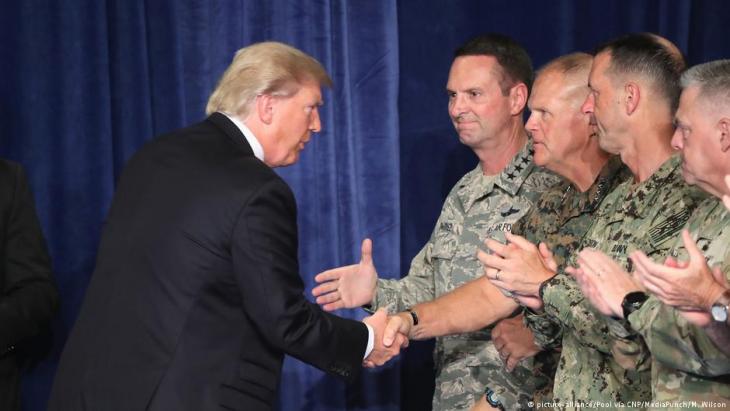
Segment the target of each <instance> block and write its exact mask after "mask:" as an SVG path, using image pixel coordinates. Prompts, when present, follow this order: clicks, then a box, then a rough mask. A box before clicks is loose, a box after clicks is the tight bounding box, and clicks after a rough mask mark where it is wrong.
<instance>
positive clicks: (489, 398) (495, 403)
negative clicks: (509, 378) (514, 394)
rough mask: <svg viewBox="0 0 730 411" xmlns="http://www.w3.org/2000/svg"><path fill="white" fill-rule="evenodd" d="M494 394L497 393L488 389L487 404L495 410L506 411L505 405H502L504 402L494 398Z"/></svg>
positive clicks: (486, 394)
mask: <svg viewBox="0 0 730 411" xmlns="http://www.w3.org/2000/svg"><path fill="white" fill-rule="evenodd" d="M494 394H495V392H494V391H493V390H492V389H491V388H489V387H487V392H486V393H485V396H486V398H487V403H489V405H491V406H492V407H494V408H497V409H499V410H502V411H504V405H502V401H500V400H498V399H496V398H494Z"/></svg>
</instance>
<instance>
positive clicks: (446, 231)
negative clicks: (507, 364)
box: [372, 143, 558, 410]
mask: <svg viewBox="0 0 730 411" xmlns="http://www.w3.org/2000/svg"><path fill="white" fill-rule="evenodd" d="M532 152H533V151H532V145H531V143H528V144H527V145H526V146H525V147H523V149H522V150H520V152H519V153H518V154H517V155H516V156H515V157H514V158H513V159H512V161H511V162H510V164H508V165H507V167H505V169H504V170H503V171H502V172H501V173H500V174H498V175H496V176H485V175H484V174H483V173H482V169H481V167H479V166H477V168H475V169H474V170H472V171H470V172H469V173H467V174H466V175H465V176H464V177H462V178H461V180H459V182H458V183H457V184H456V186H454V188H453V189H452V190H451V192H450V193H449V195H448V197H447V198H446V201H445V203H444V206H443V208H442V210H441V215H440V216H439V219H438V221H437V222H436V227H435V228H434V231H433V233H432V234H431V238H430V239H429V241H428V243H426V245H425V246H424V247H423V249H421V251H420V252H419V253H418V255H416V257H415V258H414V259H413V261H412V262H411V268H410V270H409V272H408V275H407V276H406V277H404V278H402V279H400V280H378V287H377V293H376V296H375V298H374V300H373V303H372V306H373V308H377V307H385V306H387V307H389V310H390V311H391V312H396V311H403V310H405V309H406V308H408V307H411V306H414V305H416V304H418V303H420V302H425V301H430V300H433V299H435V298H436V297H438V296H440V295H442V294H444V293H447V292H449V291H451V290H453V289H455V288H457V287H459V286H460V285H462V284H464V283H466V282H468V281H471V280H473V279H475V278H477V277H480V276H482V275H483V274H484V270H483V268H482V266H481V264H480V262H479V260H477V258H476V251H477V248H478V247H480V246H481V245H482V243H483V241H484V240H485V239H486V238H487V237H493V236H495V232H501V231H510V230H511V229H512V224H514V222H515V221H517V220H518V219H520V218H521V217H523V216H524V215H525V214H526V213H527V212H528V211H529V210H530V207H531V206H532V204H533V202H534V201H535V199H536V198H537V197H538V196H539V195H540V194H541V193H542V192H544V191H545V190H546V189H548V188H549V187H550V186H552V185H554V184H555V183H556V182H557V181H558V178H557V177H556V176H555V175H553V174H551V173H548V172H546V171H543V170H541V169H539V168H537V167H536V166H535V165H534V163H533V162H532ZM490 330H491V327H489V328H485V329H483V330H480V331H477V332H474V333H469V334H460V335H453V336H448V337H442V338H437V339H436V347H435V349H434V362H435V365H436V389H435V393H434V399H433V409H434V410H451V409H464V408H469V407H470V406H471V405H472V404H473V403H474V401H475V400H477V399H479V398H481V396H483V395H484V390H485V386H486V385H487V379H486V375H487V374H486V370H488V369H490V368H496V369H501V368H502V361H501V360H500V359H499V355H498V353H497V350H496V349H495V348H494V344H492V342H491V341H490Z"/></svg>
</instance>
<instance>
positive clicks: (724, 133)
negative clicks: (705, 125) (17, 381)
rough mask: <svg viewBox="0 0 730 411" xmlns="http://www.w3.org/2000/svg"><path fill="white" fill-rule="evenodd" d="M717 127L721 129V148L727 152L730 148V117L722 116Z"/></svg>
mask: <svg viewBox="0 0 730 411" xmlns="http://www.w3.org/2000/svg"><path fill="white" fill-rule="evenodd" d="M717 128H718V129H719V130H720V150H722V152H723V153H727V151H728V150H730V118H727V117H723V118H721V119H720V121H718V122H717Z"/></svg>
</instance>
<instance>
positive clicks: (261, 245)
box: [232, 179, 368, 380]
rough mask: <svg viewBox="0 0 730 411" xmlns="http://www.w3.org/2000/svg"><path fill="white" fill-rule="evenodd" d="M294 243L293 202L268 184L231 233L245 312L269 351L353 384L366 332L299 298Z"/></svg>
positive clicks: (277, 185) (278, 184) (278, 183)
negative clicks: (282, 352) (270, 346)
mask: <svg viewBox="0 0 730 411" xmlns="http://www.w3.org/2000/svg"><path fill="white" fill-rule="evenodd" d="M297 242H298V239H297V223H296V203H295V202H294V197H293V195H292V193H291V191H290V190H289V187H288V186H287V185H286V184H285V183H284V182H283V181H282V180H278V179H275V180H272V181H270V182H268V183H266V184H264V185H263V186H262V187H261V188H260V189H259V190H258V192H256V193H255V194H254V195H253V197H252V199H251V200H250V201H249V203H248V204H246V205H245V206H244V207H243V209H242V212H241V214H240V216H239V218H238V221H237V224H236V227H235V230H234V233H233V241H232V255H233V264H234V271H235V274H236V276H237V281H238V285H239V288H240V290H241V294H242V302H243V306H244V310H245V312H246V315H247V316H248V317H249V318H250V319H251V320H252V321H253V322H254V323H255V325H256V327H257V329H258V331H259V332H260V333H261V335H262V336H263V338H264V339H265V340H266V341H267V342H268V343H269V344H271V345H272V346H273V347H275V348H277V349H279V350H281V351H284V352H285V353H287V354H289V355H291V356H293V357H296V358H298V359H300V360H302V361H304V362H306V363H309V364H312V365H314V366H315V367H317V368H319V369H322V370H324V371H327V372H330V373H333V374H335V375H337V376H340V377H342V378H345V379H347V380H352V379H354V378H355V376H356V375H357V374H359V372H360V369H361V366H360V364H361V363H362V359H363V355H364V353H365V347H366V345H367V340H368V331H367V328H366V326H365V324H363V323H361V322H358V321H352V320H347V319H343V318H339V317H337V316H334V315H332V314H329V313H326V312H324V311H322V310H321V309H320V308H319V307H318V306H317V305H316V304H313V303H311V302H309V301H308V300H307V299H306V298H305V297H304V284H303V282H302V279H301V277H300V276H299V264H298V260H297V247H298V243H297Z"/></svg>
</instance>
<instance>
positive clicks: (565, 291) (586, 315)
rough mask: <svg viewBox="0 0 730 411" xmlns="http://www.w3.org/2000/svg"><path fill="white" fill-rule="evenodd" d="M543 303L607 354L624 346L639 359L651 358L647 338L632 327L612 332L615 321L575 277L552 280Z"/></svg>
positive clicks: (586, 341)
mask: <svg viewBox="0 0 730 411" xmlns="http://www.w3.org/2000/svg"><path fill="white" fill-rule="evenodd" d="M543 302H544V304H545V312H546V313H548V314H549V315H552V316H553V317H554V318H556V319H557V320H558V321H559V322H560V323H561V325H562V327H563V328H564V329H571V330H572V334H573V335H574V336H575V337H576V339H577V340H578V341H579V342H580V343H581V344H583V345H585V346H588V347H591V348H593V349H595V350H598V351H600V352H603V353H606V354H615V352H614V351H615V349H616V348H617V347H620V349H622V350H624V351H625V352H626V353H627V354H628V353H631V355H633V356H636V357H635V358H637V361H638V359H640V358H643V359H648V351H647V349H646V345H645V344H644V342H643V340H642V339H641V338H640V337H638V335H637V334H636V333H635V332H630V331H628V330H627V331H626V333H625V334H624V335H620V333H616V332H611V330H612V328H611V327H612V326H611V325H610V321H612V320H611V319H609V318H607V317H605V316H604V315H602V314H601V313H599V312H597V311H596V310H595V309H594V308H593V306H592V305H591V304H590V302H589V301H587V300H586V299H585V298H584V297H583V294H582V292H581V290H580V287H579V286H578V284H577V282H576V281H575V280H574V279H573V278H572V277H569V276H568V275H565V274H559V275H557V276H555V277H554V278H553V279H552V280H550V282H549V283H548V284H547V285H546V286H545V288H544V292H543ZM614 356H615V355H614ZM617 361H619V359H617ZM619 363H621V361H619ZM642 364H643V362H642ZM625 368H626V367H625Z"/></svg>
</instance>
